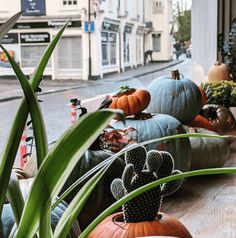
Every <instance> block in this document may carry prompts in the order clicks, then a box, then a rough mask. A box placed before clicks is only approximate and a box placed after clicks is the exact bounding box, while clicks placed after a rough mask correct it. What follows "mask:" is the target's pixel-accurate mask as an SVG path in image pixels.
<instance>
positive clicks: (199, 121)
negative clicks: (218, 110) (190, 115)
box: [186, 114, 215, 131]
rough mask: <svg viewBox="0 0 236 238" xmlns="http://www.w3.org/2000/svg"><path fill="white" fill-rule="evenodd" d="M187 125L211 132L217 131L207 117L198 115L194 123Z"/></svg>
mask: <svg viewBox="0 0 236 238" xmlns="http://www.w3.org/2000/svg"><path fill="white" fill-rule="evenodd" d="M186 125H188V126H193V127H202V128H206V129H208V130H210V131H215V129H214V128H213V127H212V125H211V123H210V121H209V120H208V119H207V118H206V117H204V116H202V115H200V114H198V115H197V116H196V117H195V118H194V119H193V120H192V121H190V122H188V123H186Z"/></svg>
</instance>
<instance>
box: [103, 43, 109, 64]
mask: <svg viewBox="0 0 236 238" xmlns="http://www.w3.org/2000/svg"><path fill="white" fill-rule="evenodd" d="M102 65H108V45H107V44H102Z"/></svg>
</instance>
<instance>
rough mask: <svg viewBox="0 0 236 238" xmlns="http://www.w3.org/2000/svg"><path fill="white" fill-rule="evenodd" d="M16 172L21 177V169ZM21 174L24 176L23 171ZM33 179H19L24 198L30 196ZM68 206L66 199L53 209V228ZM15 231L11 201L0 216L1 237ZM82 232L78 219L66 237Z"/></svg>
mask: <svg viewBox="0 0 236 238" xmlns="http://www.w3.org/2000/svg"><path fill="white" fill-rule="evenodd" d="M15 171H16V170H15ZM16 173H17V176H18V177H19V170H17V171H16ZM21 175H22V176H23V177H24V172H23V171H22V174H21ZM33 180H34V178H28V179H20V180H19V185H20V190H21V193H22V196H23V198H24V200H26V199H27V197H28V194H29V191H30V187H31V185H32V183H33ZM67 206H68V204H67V203H66V202H65V201H61V202H60V203H59V204H58V205H57V206H56V207H55V208H54V209H53V210H52V211H51V227H52V229H53V230H54V229H55V228H56V225H57V223H58V222H59V220H60V218H61V217H62V215H63V213H64V212H65V210H66V208H67ZM15 232H16V222H15V218H14V214H13V211H12V207H11V205H10V203H5V204H4V205H3V209H2V214H1V216H0V237H1V238H8V237H13V236H12V235H14V234H15ZM80 233H81V230H80V227H79V224H78V222H77V221H76V222H75V223H74V224H73V225H72V227H71V230H70V232H69V234H68V235H67V236H66V237H67V238H75V237H78V235H80Z"/></svg>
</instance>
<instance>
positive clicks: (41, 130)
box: [0, 45, 48, 166]
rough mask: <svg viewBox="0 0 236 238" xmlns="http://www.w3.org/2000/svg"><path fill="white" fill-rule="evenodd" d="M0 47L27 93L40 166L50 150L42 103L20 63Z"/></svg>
mask: <svg viewBox="0 0 236 238" xmlns="http://www.w3.org/2000/svg"><path fill="white" fill-rule="evenodd" d="M0 47H1V48H2V49H3V51H4V53H5V54H6V56H7V58H8V60H9V62H10V64H11V66H12V68H13V70H14V72H15V74H16V76H17V77H18V79H19V81H20V84H21V87H22V89H23V92H24V94H25V98H26V101H27V105H28V108H29V111H30V116H31V120H32V124H33V131H34V137H35V143H36V153H37V164H38V166H40V164H41V163H42V162H43V159H44V157H45V156H46V154H47V152H48V141H47V135H46V129H45V124H44V120H43V116H42V112H41V109H40V105H39V103H38V100H37V98H36V97H35V94H34V91H33V89H32V88H31V86H30V83H29V81H28V80H27V78H26V77H25V75H24V73H23V72H22V71H21V69H20V67H19V66H18V64H17V63H16V62H15V61H14V60H13V59H12V57H11V56H10V54H9V53H8V51H7V50H6V49H5V48H4V47H3V46H2V45H0ZM30 139H32V138H31V137H28V138H27V140H26V142H27V141H29V140H30Z"/></svg>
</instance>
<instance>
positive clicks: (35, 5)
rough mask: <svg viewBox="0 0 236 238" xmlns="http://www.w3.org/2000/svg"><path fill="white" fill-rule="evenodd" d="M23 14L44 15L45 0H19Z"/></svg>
mask: <svg viewBox="0 0 236 238" xmlns="http://www.w3.org/2000/svg"><path fill="white" fill-rule="evenodd" d="M21 10H23V11H24V12H23V14H22V15H23V16H40V15H45V0H21Z"/></svg>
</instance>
